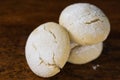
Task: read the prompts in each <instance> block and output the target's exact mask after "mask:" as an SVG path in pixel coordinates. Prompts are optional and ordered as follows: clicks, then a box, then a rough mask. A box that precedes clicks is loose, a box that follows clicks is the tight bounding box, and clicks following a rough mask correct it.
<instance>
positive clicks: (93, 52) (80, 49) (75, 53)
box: [68, 42, 103, 64]
mask: <svg viewBox="0 0 120 80" xmlns="http://www.w3.org/2000/svg"><path fill="white" fill-rule="evenodd" d="M102 49H103V43H102V42H101V43H98V44H94V45H87V46H79V45H76V43H71V52H70V56H69V59H68V62H70V63H73V64H85V63H88V62H91V61H93V60H94V59H96V58H98V57H99V56H100V54H101V52H102Z"/></svg>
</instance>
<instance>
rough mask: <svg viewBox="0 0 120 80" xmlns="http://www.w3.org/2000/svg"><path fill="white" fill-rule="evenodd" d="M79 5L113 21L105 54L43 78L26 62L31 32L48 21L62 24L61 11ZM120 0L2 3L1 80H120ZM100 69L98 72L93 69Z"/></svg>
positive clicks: (4, 0)
mask: <svg viewBox="0 0 120 80" xmlns="http://www.w3.org/2000/svg"><path fill="white" fill-rule="evenodd" d="M76 2H89V3H92V4H95V5H97V6H98V7H100V8H101V9H102V10H103V11H104V12H105V14H106V15H107V16H108V18H109V20H110V22H111V33H110V35H109V37H108V39H107V40H106V41H105V42H104V50H103V52H102V55H101V56H100V57H99V58H98V59H96V60H95V61H92V62H90V63H88V64H85V65H73V64H70V63H67V64H66V65H65V67H64V68H63V69H62V70H61V72H60V73H59V74H57V75H56V76H54V77H51V78H47V79H45V78H41V77H38V76H36V75H35V74H33V73H32V72H31V70H30V68H29V67H28V65H27V63H26V59H25V50H24V47H25V43H26V40H27V38H28V35H29V34H30V32H31V31H32V30H33V29H35V28H36V27H37V26H39V25H40V24H42V23H44V22H49V21H54V22H58V18H59V14H60V12H61V11H62V10H63V9H64V8H65V7H66V6H68V5H70V4H72V3H76ZM119 3H120V0H0V80H120V4H119ZM97 64H99V65H100V66H99V67H98V68H97V69H96V70H94V69H93V67H94V66H96V65H97Z"/></svg>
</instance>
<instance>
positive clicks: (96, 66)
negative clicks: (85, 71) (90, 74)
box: [92, 64, 100, 70]
mask: <svg viewBox="0 0 120 80" xmlns="http://www.w3.org/2000/svg"><path fill="white" fill-rule="evenodd" d="M98 67H100V65H99V64H97V65H95V66H92V68H93V70H96V69H97V68H98Z"/></svg>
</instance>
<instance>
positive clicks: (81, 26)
mask: <svg viewBox="0 0 120 80" xmlns="http://www.w3.org/2000/svg"><path fill="white" fill-rule="evenodd" d="M59 24H60V25H62V26H63V27H65V28H66V29H67V31H68V32H69V34H70V38H71V40H72V41H74V42H76V43H79V44H80V45H91V44H96V43H99V42H102V41H104V40H105V39H106V38H107V36H108V34H109V32H110V23H109V20H108V18H107V17H106V15H105V14H104V13H103V12H102V11H101V10H100V9H99V8H98V7H96V6H94V5H92V4H89V3H76V4H72V5H70V6H68V7H66V8H65V9H64V10H63V11H62V13H61V15H60V17H59Z"/></svg>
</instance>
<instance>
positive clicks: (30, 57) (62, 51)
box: [25, 22, 70, 77]
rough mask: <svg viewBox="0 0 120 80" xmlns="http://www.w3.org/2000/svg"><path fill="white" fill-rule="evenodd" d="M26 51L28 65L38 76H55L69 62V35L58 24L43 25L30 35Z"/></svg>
mask: <svg viewBox="0 0 120 80" xmlns="http://www.w3.org/2000/svg"><path fill="white" fill-rule="evenodd" d="M25 51H26V55H25V56H26V59H27V63H28V65H29V67H30V68H31V70H32V71H33V72H34V73H35V74H36V75H38V76H41V77H51V76H54V75H55V74H57V73H58V72H60V69H61V68H63V66H64V65H65V63H66V62H67V60H68V57H69V53H70V40H69V35H68V33H67V32H66V30H65V29H64V28H63V27H61V26H60V25H58V24H57V23H54V22H48V23H45V24H42V25H40V26H39V27H38V28H36V29H35V30H34V31H33V32H32V33H31V34H30V36H29V38H28V40H27V43H26V47H25Z"/></svg>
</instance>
